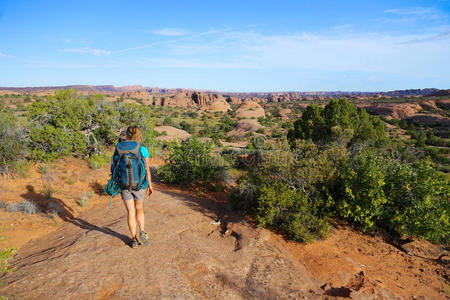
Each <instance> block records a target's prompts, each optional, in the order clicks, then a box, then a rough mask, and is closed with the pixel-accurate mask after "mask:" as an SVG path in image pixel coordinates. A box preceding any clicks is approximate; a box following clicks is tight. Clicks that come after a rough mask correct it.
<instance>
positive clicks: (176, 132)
mask: <svg viewBox="0 0 450 300" xmlns="http://www.w3.org/2000/svg"><path fill="white" fill-rule="evenodd" d="M155 131H156V132H158V133H165V134H164V135H161V136H158V137H156V139H157V140H159V141H168V140H172V139H182V140H184V139H187V138H188V137H190V136H191V134H190V133H189V132H187V131H184V130H182V129H178V128H175V127H172V126H156V127H155Z"/></svg>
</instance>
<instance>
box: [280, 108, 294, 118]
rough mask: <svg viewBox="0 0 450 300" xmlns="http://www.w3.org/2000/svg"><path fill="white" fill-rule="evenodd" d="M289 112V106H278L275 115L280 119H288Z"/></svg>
mask: <svg viewBox="0 0 450 300" xmlns="http://www.w3.org/2000/svg"><path fill="white" fill-rule="evenodd" d="M290 113H291V110H290V109H289V108H280V109H279V110H278V111H277V116H278V117H280V118H282V119H289V114H290Z"/></svg>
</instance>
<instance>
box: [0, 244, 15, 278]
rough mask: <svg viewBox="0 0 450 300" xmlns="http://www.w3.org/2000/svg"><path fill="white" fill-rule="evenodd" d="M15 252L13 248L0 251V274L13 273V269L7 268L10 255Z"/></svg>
mask: <svg viewBox="0 0 450 300" xmlns="http://www.w3.org/2000/svg"><path fill="white" fill-rule="evenodd" d="M15 251H16V249H14V248H3V249H0V274H1V273H5V272H11V271H14V269H13V268H10V267H9V259H10V258H11V255H12V254H13V253H14V252H15Z"/></svg>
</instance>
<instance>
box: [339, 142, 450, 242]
mask: <svg viewBox="0 0 450 300" xmlns="http://www.w3.org/2000/svg"><path fill="white" fill-rule="evenodd" d="M334 198H335V201H336V213H337V216H339V217H341V218H343V219H345V220H348V221H350V222H353V223H356V224H358V225H359V226H360V228H361V229H362V230H363V231H376V230H377V229H378V228H382V229H384V230H386V231H388V232H389V233H390V234H392V235H394V236H398V235H400V234H407V235H412V236H419V237H423V238H426V239H429V240H431V241H434V242H442V243H448V242H449V238H450V236H449V232H450V203H449V201H448V199H449V198H450V184H449V181H448V179H447V178H446V177H445V175H443V174H440V173H439V172H438V171H437V170H436V169H435V168H434V166H433V164H432V163H431V162H430V161H428V160H419V161H416V162H414V163H407V162H405V161H401V160H398V159H394V158H393V157H392V156H388V155H386V154H384V153H376V152H375V151H374V150H368V151H364V152H363V153H361V154H360V155H358V156H357V157H356V158H354V159H352V160H349V161H348V164H347V165H346V166H344V167H343V168H342V170H341V172H340V174H339V178H338V180H337V181H336V191H335V197H334Z"/></svg>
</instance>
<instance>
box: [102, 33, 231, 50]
mask: <svg viewBox="0 0 450 300" xmlns="http://www.w3.org/2000/svg"><path fill="white" fill-rule="evenodd" d="M223 32H225V31H223V30H222V31H217V30H208V31H206V32H200V33H195V34H191V35H188V36H184V37H181V38H177V39H173V40H166V41H159V42H153V43H149V44H145V45H141V46H135V47H130V48H124V49H119V50H116V51H112V52H111V53H121V52H128V51H133V50H139V49H145V48H153V47H155V46H163V45H170V44H176V43H179V42H181V41H187V40H192V39H195V38H199V37H202V36H207V35H214V34H219V33H223Z"/></svg>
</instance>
